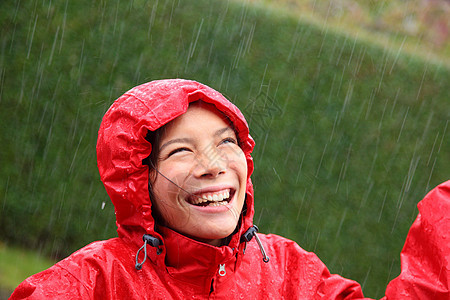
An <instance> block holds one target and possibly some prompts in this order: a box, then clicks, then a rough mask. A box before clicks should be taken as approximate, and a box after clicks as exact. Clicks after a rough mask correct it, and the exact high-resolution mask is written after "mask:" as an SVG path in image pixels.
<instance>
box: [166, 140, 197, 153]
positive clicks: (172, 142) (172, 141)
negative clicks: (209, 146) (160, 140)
mask: <svg viewBox="0 0 450 300" xmlns="http://www.w3.org/2000/svg"><path fill="white" fill-rule="evenodd" d="M175 143H188V144H193V143H194V141H193V140H192V139H191V138H180V139H173V140H170V141H168V142H167V143H164V144H163V145H162V146H161V147H160V148H159V151H161V150H162V149H164V148H165V147H167V146H169V145H171V144H175Z"/></svg>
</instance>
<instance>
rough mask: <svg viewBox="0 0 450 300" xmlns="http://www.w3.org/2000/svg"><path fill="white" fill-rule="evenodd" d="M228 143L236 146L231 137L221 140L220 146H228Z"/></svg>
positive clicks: (234, 140)
mask: <svg viewBox="0 0 450 300" xmlns="http://www.w3.org/2000/svg"><path fill="white" fill-rule="evenodd" d="M228 143H232V144H236V145H237V141H236V139H234V138H232V137H227V138H225V139H223V140H222V141H221V142H220V144H228Z"/></svg>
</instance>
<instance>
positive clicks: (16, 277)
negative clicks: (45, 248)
mask: <svg viewBox="0 0 450 300" xmlns="http://www.w3.org/2000/svg"><path fill="white" fill-rule="evenodd" d="M54 263H55V262H54V261H52V260H50V259H48V258H47V257H45V256H43V255H42V254H41V253H40V252H37V251H34V250H30V249H28V250H24V249H22V248H18V247H11V246H7V245H5V244H3V243H0V289H1V290H3V291H13V290H14V289H15V288H16V287H17V286H18V285H19V283H20V282H22V281H23V280H25V279H26V278H27V277H29V276H31V275H33V274H35V273H38V272H40V271H43V270H45V269H47V268H49V267H50V266H52V265H53V264H54Z"/></svg>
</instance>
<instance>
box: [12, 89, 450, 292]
mask: <svg viewBox="0 0 450 300" xmlns="http://www.w3.org/2000/svg"><path fill="white" fill-rule="evenodd" d="M200 99H201V100H203V101H205V102H209V103H212V104H214V105H215V106H216V107H217V109H219V110H220V111H222V112H223V113H224V114H226V115H227V116H228V117H229V119H230V120H231V121H232V122H233V124H234V126H235V129H236V131H237V134H238V135H239V140H240V143H241V147H242V149H243V151H244V153H245V155H246V159H247V167H248V181H247V190H246V200H245V201H246V207H247V210H246V212H245V213H243V216H242V222H241V223H240V227H239V228H238V231H237V233H236V234H234V236H233V237H232V239H231V241H230V243H229V244H228V245H227V246H221V247H215V246H211V245H208V244H204V243H201V242H198V241H195V240H192V239H190V238H187V237H185V236H183V235H181V234H179V233H177V232H174V231H172V230H170V229H169V228H166V227H162V226H158V229H157V230H156V229H155V222H154V220H153V217H152V205H151V201H150V199H149V193H148V188H147V184H148V179H149V178H148V167H147V166H145V165H143V164H142V160H143V159H144V158H146V157H148V156H149V154H150V151H151V145H150V144H149V143H148V142H147V141H146V140H145V136H146V134H147V132H148V130H155V129H157V128H159V127H161V126H162V125H164V124H166V123H168V122H170V121H171V120H173V119H174V118H176V117H177V116H179V115H181V114H183V113H184V112H185V111H186V110H187V108H188V105H189V103H190V102H193V101H197V100H200ZM253 146H254V141H253V139H252V138H251V137H250V135H249V131H248V126H247V123H246V121H245V119H244V117H243V115H242V114H241V112H240V111H239V110H238V109H237V108H236V107H235V106H234V105H233V104H231V103H230V102H229V101H228V100H226V99H225V98H224V97H223V96H222V95H221V94H220V93H218V92H217V91H215V90H213V89H211V88H209V87H207V86H204V85H202V84H200V83H197V82H194V81H186V80H161V81H154V82H150V83H147V84H143V85H140V86H138V87H135V88H133V89H131V90H130V91H128V92H126V93H125V94H124V95H123V96H122V97H120V98H119V99H118V100H117V101H116V102H115V103H114V104H113V105H112V106H111V108H110V109H109V111H108V112H107V113H106V115H105V117H104V118H103V121H102V124H101V127H100V130H99V138H98V143H97V154H98V167H99V170H100V175H101V179H102V181H103V183H104V185H105V187H106V190H107V192H108V194H109V196H110V198H111V200H112V202H113V203H114V206H115V209H116V219H117V222H116V223H117V227H118V230H117V231H118V235H119V237H118V238H113V239H110V240H107V241H99V242H94V243H92V244H90V245H88V246H86V247H84V248H82V249H81V250H79V251H77V252H75V253H73V254H72V255H71V256H69V257H68V258H66V259H64V260H62V261H61V262H59V263H57V264H56V265H55V266H53V267H51V268H50V269H48V270H45V271H43V272H41V273H38V274H36V275H34V276H31V277H30V278H28V279H27V280H25V281H24V282H23V283H22V284H21V285H19V287H18V288H17V289H16V290H15V291H14V293H13V295H12V297H11V299H22V298H27V297H28V299H49V298H51V299H168V298H169V299H170V298H175V299H181V298H183V299H184V298H192V299H205V298H219V299H220V298H227V299H229V298H231V299H236V298H237V299H242V298H246V299H271V298H275V299H280V298H284V299H359V298H362V297H363V295H362V292H361V288H360V286H359V284H358V283H356V282H354V281H351V280H348V279H344V278H342V277H340V276H338V275H332V274H330V273H329V271H328V269H327V268H326V267H325V265H324V264H323V263H322V262H321V261H320V260H319V259H318V258H317V256H316V255H315V254H313V253H310V252H306V251H304V250H303V249H301V248H300V247H299V246H298V245H297V244H296V243H295V242H293V241H290V240H288V239H285V238H282V237H279V236H276V235H263V234H258V237H259V238H260V240H261V244H262V246H263V247H264V249H265V251H266V253H267V255H268V256H269V258H270V261H269V262H267V263H266V262H264V261H263V255H262V252H261V251H260V250H261V249H260V247H259V246H258V243H257V242H256V238H253V239H251V238H252V237H253V236H252V235H251V234H250V236H249V237H247V240H249V241H247V240H246V239H245V238H244V236H248V235H247V234H248V233H249V232H251V230H252V228H253V227H252V226H253V214H254V203H253V187H252V183H251V180H250V175H251V173H252V171H253V161H252V157H251V155H250V154H251V152H252V150H253ZM449 190H450V182H447V183H446V184H444V185H442V186H441V187H439V188H438V189H437V190H435V191H433V192H432V193H430V194H429V196H427V199H425V200H424V202H422V204H421V205H420V206H419V209H420V213H421V215H419V217H418V219H417V221H416V222H415V223H414V225H413V228H412V229H411V232H410V234H409V236H408V239H407V242H406V245H405V248H404V250H403V252H402V264H403V270H402V274H401V275H400V276H399V278H397V279H395V280H394V281H392V282H391V283H390V284H389V286H388V289H387V297H388V299H400V298H401V299H405V297H404V296H405V295H409V296H410V297H411V298H409V299H419V298H420V299H424V298H423V295H427V296H429V297H432V296H434V298H433V297H432V298H429V299H448V297H449V292H448V280H449V275H448V274H449V270H448V266H449V262H448V257H449V255H448V254H449V243H448V239H449V236H448V232H449V225H448V224H449V222H448V215H449V214H450V209H449V207H450V204H449V202H450V200H449V199H450V195H449V194H450V192H449ZM435 213H437V216H436V215H435ZM144 234H146V237H147V241H146V242H145V243H144V242H143V236H144ZM250 239H251V240H250ZM442 243H444V245H443V244H442ZM139 249H141V251H138V250H139ZM431 254H432V255H431ZM417 258H420V261H417V260H416V259H417ZM137 263H139V265H138V267H136V264H137ZM139 266H140V267H141V268H139ZM138 269H139V270H138ZM416 276H417V277H416ZM417 278H419V279H417ZM391 295H393V296H392V297H391ZM439 296H440V297H441V298H439Z"/></svg>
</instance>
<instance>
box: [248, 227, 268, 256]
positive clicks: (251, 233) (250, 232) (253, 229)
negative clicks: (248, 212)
mask: <svg viewBox="0 0 450 300" xmlns="http://www.w3.org/2000/svg"><path fill="white" fill-rule="evenodd" d="M258 230H259V229H258V226H256V225H253V226H252V227H250V228H249V229H248V230H247V231H246V232H244V234H243V235H242V239H243V241H244V242H245V247H244V250H243V253H244V254H245V250H246V249H247V243H248V242H250V240H251V239H252V238H253V237H255V239H256V243H257V244H258V246H259V250H260V251H261V254H262V256H263V262H265V263H268V262H269V260H270V258H269V256H268V255H267V254H266V250H264V246H263V244H262V243H261V240H260V239H259V237H258V235H257V234H256V233H257V232H258Z"/></svg>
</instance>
